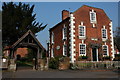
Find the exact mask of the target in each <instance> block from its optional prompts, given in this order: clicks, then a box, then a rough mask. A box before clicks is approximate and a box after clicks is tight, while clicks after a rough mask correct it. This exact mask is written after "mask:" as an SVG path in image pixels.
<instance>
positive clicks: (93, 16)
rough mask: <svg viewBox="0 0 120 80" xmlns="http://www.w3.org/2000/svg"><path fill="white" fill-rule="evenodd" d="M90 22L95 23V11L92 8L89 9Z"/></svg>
mask: <svg viewBox="0 0 120 80" xmlns="http://www.w3.org/2000/svg"><path fill="white" fill-rule="evenodd" d="M90 22H91V23H96V22H97V21H96V12H94V10H92V11H90Z"/></svg>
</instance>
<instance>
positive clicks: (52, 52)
mask: <svg viewBox="0 0 120 80" xmlns="http://www.w3.org/2000/svg"><path fill="white" fill-rule="evenodd" d="M51 57H54V48H52V49H51Z"/></svg>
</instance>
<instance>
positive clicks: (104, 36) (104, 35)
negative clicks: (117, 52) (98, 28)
mask: <svg viewBox="0 0 120 80" xmlns="http://www.w3.org/2000/svg"><path fill="white" fill-rule="evenodd" d="M102 37H103V38H107V35H106V29H102Z"/></svg>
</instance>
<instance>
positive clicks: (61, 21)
mask: <svg viewBox="0 0 120 80" xmlns="http://www.w3.org/2000/svg"><path fill="white" fill-rule="evenodd" d="M82 7H89V8H93V9H98V10H101V11H103V12H104V10H103V9H101V8H96V7H91V6H88V5H83V6H81V7H80V8H78V9H77V10H75V11H74V12H70V13H73V14H74V13H75V12H76V11H78V10H79V9H81V8H82ZM104 13H105V12H104ZM105 14H106V13H105ZM107 17H108V16H107ZM69 18H70V17H68V18H66V19H65V20H67V19H69ZM108 19H109V17H108ZM65 20H62V21H61V22H59V23H58V24H56V25H55V26H54V27H52V28H50V29H49V31H51V30H52V29H53V28H55V27H57V26H58V25H59V24H61V23H62V22H64V21H65ZM109 20H110V19H109Z"/></svg>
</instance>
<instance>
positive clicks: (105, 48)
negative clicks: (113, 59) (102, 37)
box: [103, 45, 108, 55]
mask: <svg viewBox="0 0 120 80" xmlns="http://www.w3.org/2000/svg"><path fill="white" fill-rule="evenodd" d="M107 50H108V49H107V46H106V45H104V46H103V55H107Z"/></svg>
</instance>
